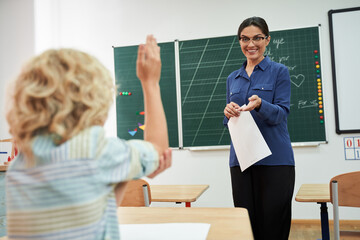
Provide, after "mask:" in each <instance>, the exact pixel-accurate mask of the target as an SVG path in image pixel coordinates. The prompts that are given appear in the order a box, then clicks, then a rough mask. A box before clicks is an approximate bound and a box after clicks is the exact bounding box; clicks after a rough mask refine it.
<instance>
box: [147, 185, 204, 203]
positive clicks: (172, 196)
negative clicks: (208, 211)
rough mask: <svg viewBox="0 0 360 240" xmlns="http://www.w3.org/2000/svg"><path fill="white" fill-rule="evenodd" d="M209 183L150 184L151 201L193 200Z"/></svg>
mask: <svg viewBox="0 0 360 240" xmlns="http://www.w3.org/2000/svg"><path fill="white" fill-rule="evenodd" d="M208 188H209V185H150V191H151V201H152V202H195V201H196V199H198V198H199V197H200V196H201V194H203V192H205V190H206V189H208Z"/></svg>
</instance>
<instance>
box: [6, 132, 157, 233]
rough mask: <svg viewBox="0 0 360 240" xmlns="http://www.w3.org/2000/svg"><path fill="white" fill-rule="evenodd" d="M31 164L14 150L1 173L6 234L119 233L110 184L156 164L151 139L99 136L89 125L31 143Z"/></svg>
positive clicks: (141, 172) (155, 153) (101, 134)
mask: <svg viewBox="0 0 360 240" xmlns="http://www.w3.org/2000/svg"><path fill="white" fill-rule="evenodd" d="M32 150H33V153H34V160H35V167H32V168H27V167H26V161H25V156H24V155H23V154H21V153H20V154H19V155H18V157H17V158H16V159H15V160H14V161H13V162H12V163H11V165H10V166H9V169H8V171H7V173H6V208H7V234H8V238H9V239H39V240H40V239H47V240H53V239H54V240H55V239H72V240H74V239H86V240H89V239H119V238H120V237H119V226H118V221H117V215H116V201H115V194H114V187H115V185H116V183H119V182H122V181H126V180H130V179H134V178H140V177H142V176H146V175H148V174H150V173H151V172H153V171H154V170H155V169H156V168H157V167H158V154H157V151H156V150H155V149H154V147H153V145H152V144H151V143H149V142H145V141H142V140H131V141H124V140H121V139H118V138H105V132H104V129H103V128H102V127H100V126H94V127H91V128H88V129H86V130H84V131H82V132H81V133H80V134H78V135H77V136H75V137H73V138H71V139H70V140H68V141H67V142H65V143H63V144H61V145H55V144H54V143H53V141H52V138H51V136H37V137H36V138H35V139H34V141H33V144H32Z"/></svg>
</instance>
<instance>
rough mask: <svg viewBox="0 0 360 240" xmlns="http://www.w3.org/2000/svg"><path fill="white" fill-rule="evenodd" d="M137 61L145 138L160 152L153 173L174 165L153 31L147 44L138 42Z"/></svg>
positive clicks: (159, 62)
mask: <svg viewBox="0 0 360 240" xmlns="http://www.w3.org/2000/svg"><path fill="white" fill-rule="evenodd" d="M136 65H137V66H136V74H137V76H138V78H139V79H140V81H141V85H142V89H143V94H144V105H145V126H146V127H145V131H144V140H146V141H149V142H151V143H152V144H153V145H154V147H155V149H156V150H157V151H158V153H159V156H160V160H159V168H158V169H157V170H156V171H155V172H154V173H152V174H151V175H149V177H154V176H155V175H157V174H158V173H160V172H162V171H163V170H165V169H166V168H168V167H169V166H170V165H171V150H169V149H168V148H169V140H168V132H167V124H166V118H165V113H164V108H163V105H162V101H161V94H160V86H159V81H160V74H161V58H160V47H159V46H158V45H157V43H156V39H155V38H154V37H153V36H152V35H149V36H147V39H146V44H145V45H140V46H139V50H138V58H137V62H136ZM165 150H166V151H165Z"/></svg>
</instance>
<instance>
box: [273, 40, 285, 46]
mask: <svg viewBox="0 0 360 240" xmlns="http://www.w3.org/2000/svg"><path fill="white" fill-rule="evenodd" d="M272 42H273V44H275V46H276V48H279V46H280V45H282V44H284V43H285V41H284V38H279V39H276V38H275V39H274V40H273V41H272Z"/></svg>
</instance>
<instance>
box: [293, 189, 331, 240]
mask: <svg viewBox="0 0 360 240" xmlns="http://www.w3.org/2000/svg"><path fill="white" fill-rule="evenodd" d="M295 200H296V201H298V202H316V203H318V204H320V219H321V235H322V239H323V240H329V239H330V231H329V216H328V211H327V206H326V203H328V202H330V186H329V184H302V185H301V186H300V189H299V191H298V192H297V194H296V196H295Z"/></svg>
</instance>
